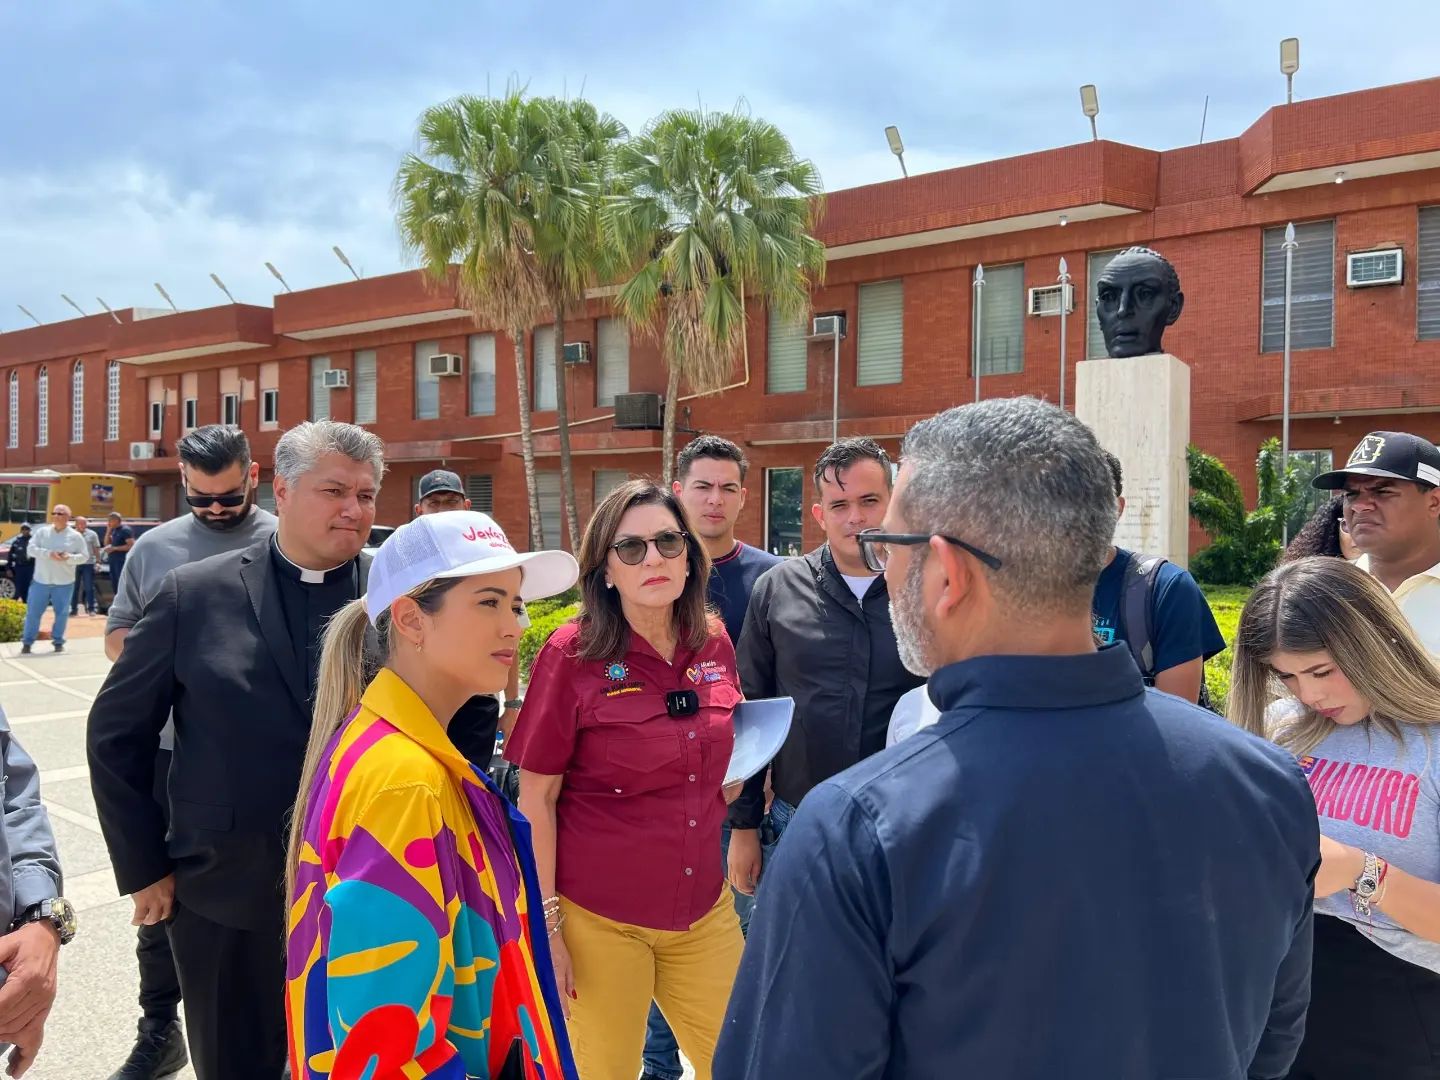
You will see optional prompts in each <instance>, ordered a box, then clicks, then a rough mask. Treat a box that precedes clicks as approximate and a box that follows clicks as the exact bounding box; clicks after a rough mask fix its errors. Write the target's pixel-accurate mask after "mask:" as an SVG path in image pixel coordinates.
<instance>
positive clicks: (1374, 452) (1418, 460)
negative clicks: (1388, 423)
mask: <svg viewBox="0 0 1440 1080" xmlns="http://www.w3.org/2000/svg"><path fill="white" fill-rule="evenodd" d="M1350 476H1383V477H1389V478H1390V479H1392V480H1409V481H1411V482H1413V483H1417V484H1425V485H1427V486H1429V487H1440V450H1437V449H1436V448H1435V444H1434V443H1432V442H1430V440H1428V439H1422V438H1421V437H1420V436H1419V435H1411V434H1410V433H1409V432H1408V431H1372V432H1371V433H1370V434H1369V435H1366V436H1365V438H1363V439H1361V440H1360V445H1359V446H1357V447H1355V449H1354V451H1353V452H1351V454H1350V460H1349V461H1347V462H1346V463H1345V467H1344V468H1343V469H1336V470H1335V471H1334V472H1328V473H1321V474H1320V475H1319V476H1317V477H1315V479H1314V480H1312V481H1310V483H1311V486H1312V487H1317V488H1319V489H1320V490H1321V491H1339V490H1340V489H1341V488H1343V487H1344V486H1345V479H1346V477H1350Z"/></svg>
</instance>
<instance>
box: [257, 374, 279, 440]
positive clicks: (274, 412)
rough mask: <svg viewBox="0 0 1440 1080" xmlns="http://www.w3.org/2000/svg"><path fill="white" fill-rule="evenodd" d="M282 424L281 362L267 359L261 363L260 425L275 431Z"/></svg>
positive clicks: (264, 428)
mask: <svg viewBox="0 0 1440 1080" xmlns="http://www.w3.org/2000/svg"><path fill="white" fill-rule="evenodd" d="M279 426H280V364H279V362H278V361H276V360H267V361H265V363H263V364H261V365H260V427H261V429H262V430H270V431H273V430H274V429H275V428H278V427H279Z"/></svg>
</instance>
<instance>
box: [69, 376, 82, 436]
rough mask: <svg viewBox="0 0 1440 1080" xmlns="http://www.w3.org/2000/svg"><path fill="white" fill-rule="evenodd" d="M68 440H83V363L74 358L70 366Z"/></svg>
mask: <svg viewBox="0 0 1440 1080" xmlns="http://www.w3.org/2000/svg"><path fill="white" fill-rule="evenodd" d="M70 441H71V442H72V443H83V442H84V441H85V363H84V361H82V360H76V361H75V363H74V364H73V365H71V368H70Z"/></svg>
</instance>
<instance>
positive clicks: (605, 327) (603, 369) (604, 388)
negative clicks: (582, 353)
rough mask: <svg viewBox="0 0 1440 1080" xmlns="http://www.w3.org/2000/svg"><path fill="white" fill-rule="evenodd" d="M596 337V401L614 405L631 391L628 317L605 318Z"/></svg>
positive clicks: (599, 325) (598, 403) (601, 321)
mask: <svg viewBox="0 0 1440 1080" xmlns="http://www.w3.org/2000/svg"><path fill="white" fill-rule="evenodd" d="M595 336H596V338H597V339H598V340H597V343H596V344H597V353H598V355H597V356H596V360H595V404H596V405H600V406H611V405H614V404H615V399H616V397H618V396H619V395H621V394H628V393H629V392H630V327H629V326H628V325H627V324H626V322H625V320H624V319H601V320H600V322H599V324H598V329H597V331H596V335H595Z"/></svg>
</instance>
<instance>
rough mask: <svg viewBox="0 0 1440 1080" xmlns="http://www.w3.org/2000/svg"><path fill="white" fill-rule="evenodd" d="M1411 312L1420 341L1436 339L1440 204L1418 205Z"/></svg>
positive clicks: (1439, 304) (1439, 300)
mask: <svg viewBox="0 0 1440 1080" xmlns="http://www.w3.org/2000/svg"><path fill="white" fill-rule="evenodd" d="M1415 262H1416V263H1417V267H1416V274H1415V281H1416V287H1417V292H1416V294H1415V309H1416V311H1415V314H1416V317H1417V326H1416V330H1417V334H1418V336H1419V338H1420V340H1421V341H1437V340H1440V206H1424V207H1421V208H1420V242H1419V244H1418V245H1417V258H1416V260H1415Z"/></svg>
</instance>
